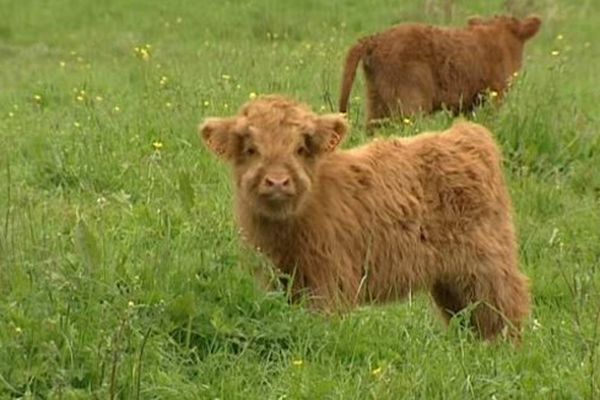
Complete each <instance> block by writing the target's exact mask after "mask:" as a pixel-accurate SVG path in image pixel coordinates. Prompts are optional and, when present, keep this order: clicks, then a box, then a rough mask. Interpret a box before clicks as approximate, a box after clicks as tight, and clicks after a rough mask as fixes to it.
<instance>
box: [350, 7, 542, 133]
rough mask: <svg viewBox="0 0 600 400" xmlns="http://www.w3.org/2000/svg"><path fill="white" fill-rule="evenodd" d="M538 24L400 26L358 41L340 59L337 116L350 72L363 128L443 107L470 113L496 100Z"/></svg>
mask: <svg viewBox="0 0 600 400" xmlns="http://www.w3.org/2000/svg"><path fill="white" fill-rule="evenodd" d="M540 24H541V20H540V19H539V18H537V17H528V18H525V19H523V20H518V19H516V18H511V17H506V16H497V17H494V18H492V19H489V20H482V19H479V18H471V19H470V20H469V23H468V26H467V27H466V28H437V27H433V26H429V25H422V24H405V25H399V26H396V27H394V28H391V29H389V30H387V31H384V32H381V33H378V34H375V35H373V36H369V37H366V38H363V39H361V40H359V42H358V43H357V44H356V45H355V46H353V47H352V48H351V49H350V50H349V51H348V55H347V58H346V65H345V68H344V75H343V80H342V89H341V94H340V104H339V109H340V112H346V110H347V107H348V98H349V96H350V91H351V89H352V83H353V82H354V76H355V74H356V67H357V66H358V63H359V62H360V61H362V65H363V70H364V73H365V78H366V85H367V126H368V127H369V126H370V122H372V123H375V122H377V121H375V120H377V119H384V118H388V117H391V116H395V115H400V116H404V117H408V116H411V115H414V114H416V113H419V112H422V113H431V112H433V111H436V110H440V109H442V108H444V107H445V108H447V109H448V110H450V111H452V112H454V113H458V112H460V111H468V110H471V109H472V108H473V107H474V106H475V105H476V104H477V103H478V101H479V99H480V98H481V95H482V94H483V93H485V91H486V90H490V91H493V92H494V93H495V94H497V100H499V99H500V98H501V97H502V96H503V94H504V92H505V91H506V89H507V87H508V84H509V81H510V79H511V78H512V77H513V74H515V73H516V72H517V71H518V70H519V69H520V68H521V63H522V59H523V47H524V44H525V42H526V41H527V40H528V39H530V38H531V37H533V36H534V35H535V34H536V33H537V31H538V30H539V27H540Z"/></svg>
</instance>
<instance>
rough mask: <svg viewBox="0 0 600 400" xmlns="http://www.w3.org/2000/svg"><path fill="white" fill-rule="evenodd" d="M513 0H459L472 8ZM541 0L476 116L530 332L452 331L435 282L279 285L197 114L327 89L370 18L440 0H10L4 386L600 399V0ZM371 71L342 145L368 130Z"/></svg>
mask: <svg viewBox="0 0 600 400" xmlns="http://www.w3.org/2000/svg"><path fill="white" fill-rule="evenodd" d="M467 3H468V5H467ZM503 3H504V2H503V1H499V0H495V1H488V0H485V1H484V0H479V1H472V2H471V1H469V2H458V6H457V8H456V13H455V15H454V16H453V20H452V23H453V24H461V23H462V21H464V20H465V18H466V17H467V16H469V15H473V14H492V13H495V12H502V10H503V9H502V4H503ZM532 3H533V6H531V9H530V11H533V12H535V13H537V14H539V15H540V16H542V18H544V25H543V27H542V31H541V32H540V34H539V36H537V37H536V38H535V39H534V40H533V41H532V42H531V43H530V44H529V45H528V47H527V49H526V54H527V59H526V62H525V67H524V70H523V71H522V74H521V76H520V79H519V80H518V82H517V84H516V86H515V87H514V90H513V91H512V92H511V94H510V95H509V97H508V99H507V101H506V102H505V104H504V105H503V106H502V107H501V108H500V110H498V111H494V110H491V109H481V110H478V112H477V114H476V115H475V116H474V119H475V120H477V121H479V122H481V123H484V124H486V125H487V126H489V127H490V128H491V129H492V130H493V131H494V132H495V134H496V136H497V138H498V141H499V142H500V143H501V144H502V147H503V150H504V152H505V155H506V164H505V166H506V173H507V176H508V179H509V182H510V189H511V193H512V195H513V199H514V205H515V211H516V214H517V222H518V229H519V236H520V255H521V266H522V269H523V270H524V271H525V272H526V273H527V275H528V276H530V278H531V280H532V290H533V296H534V312H533V315H532V317H531V319H530V320H529V321H528V324H527V328H526V332H525V335H524V340H523V343H522V345H521V347H520V348H517V349H515V348H513V347H512V346H511V345H509V344H507V343H498V344H495V345H486V344H483V343H480V342H478V341H476V340H474V339H473V338H472V337H470V335H469V333H468V332H466V331H464V330H461V329H459V328H458V327H455V326H451V327H450V329H448V330H446V329H444V327H443V326H442V324H441V323H440V322H439V320H438V319H437V318H436V316H435V313H434V312H432V309H431V306H430V305H429V301H428V298H427V296H425V295H420V296H417V297H415V298H413V299H412V301H410V302H403V303H399V304H394V305H388V306H385V307H364V308H361V309H359V310H357V311H355V312H353V313H350V314H349V315H346V316H344V317H338V316H336V317H326V316H320V315H316V314H312V313H310V312H309V311H307V310H306V309H305V308H303V307H302V306H299V305H294V306H289V305H288V304H287V301H286V298H285V295H284V294H283V293H278V292H271V293H266V292H264V291H263V290H261V289H260V288H259V287H258V285H257V284H256V283H255V281H254V279H253V277H252V275H251V273H250V272H249V271H250V270H251V269H253V268H256V267H257V266H258V267H260V266H265V265H266V264H267V262H266V261H265V260H264V259H262V258H260V257H259V256H258V255H255V254H252V253H248V251H247V250H245V249H244V248H243V247H241V246H240V244H239V241H238V238H237V234H236V228H235V226H234V224H233V220H232V213H231V187H230V183H229V175H228V171H227V169H226V167H225V166H224V165H222V164H220V163H219V162H218V161H217V160H215V159H214V158H213V157H212V156H211V155H210V154H209V153H208V152H207V150H205V149H204V148H203V147H202V146H201V145H200V142H199V140H198V138H197V134H196V127H197V124H198V123H199V122H200V121H201V120H202V119H203V118H204V117H206V116H215V115H227V114H230V113H232V112H234V110H235V109H236V108H237V107H238V106H239V105H240V104H241V103H243V102H244V101H246V100H247V99H248V97H249V95H250V93H252V92H255V93H269V92H280V93H286V94H289V95H292V96H294V97H296V98H298V99H300V100H303V101H306V102H308V103H310V104H311V105H312V106H313V107H314V108H315V109H316V110H321V109H323V110H329V109H330V107H331V104H332V103H333V104H335V102H336V98H337V93H338V87H339V82H338V81H339V79H340V75H341V67H342V61H343V56H344V54H345V51H346V49H347V48H348V47H349V46H350V44H352V43H353V42H354V41H355V40H356V39H357V38H358V37H360V36H362V35H364V34H367V33H369V32H374V31H377V30H381V29H383V28H385V27H387V26H389V25H390V24H393V23H397V22H400V21H407V20H421V21H429V22H435V23H438V22H442V21H443V16H442V15H441V14H437V13H436V14H432V15H427V14H426V13H425V12H424V6H423V5H422V2H421V1H417V0H412V1H397V0H394V1H392V0H377V1H369V2H363V1H358V0H339V1H335V2H334V1H331V2H321V1H316V0H303V1H275V0H253V1H245V2H243V1H232V0H230V1H221V2H212V1H203V2H195V4H193V3H192V2H184V1H182V0H178V1H173V2H158V1H152V2H148V1H141V0H130V1H117V0H112V1H105V2H83V1H75V0H70V1H69V0H54V1H52V2H42V1H39V0H38V1H36V0H24V1H19V2H17V1H12V0H0V10H1V14H2V16H3V18H2V19H1V21H0V71H2V72H1V73H0V146H1V148H2V151H1V155H0V398H2V399H4V398H26V399H50V398H52V399H54V398H57V399H60V398H63V399H87V398H99V399H104V398H122V399H136V398H140V399H153V398H156V399H158V398H160V399H197V398H211V399H212V398H220V399H230V398H240V399H279V398H288V399H320V398H339V399H365V398H377V399H388V398H389V399H398V398H421V399H431V398H444V399H466V398H473V399H486V398H487V399H508V398H511V399H512V398H523V399H533V398H539V399H548V398H554V399H577V398H599V397H600V360H599V358H600V354H599V353H600V337H599V335H600V322H599V318H600V133H599V132H598V126H600V117H599V114H598V104H599V103H600V91H598V87H599V86H600V79H599V78H598V66H599V65H600V46H599V44H598V37H599V35H600V4H599V3H598V2H596V1H583V0H582V1H579V2H571V1H568V0H545V1H541V0H540V1H534V2H532ZM559 34H561V35H562V39H561V40H559V39H557V36H558V35H559ZM146 44H150V45H151V47H150V50H149V51H150V53H149V58H148V60H144V59H143V57H142V55H141V54H140V52H139V51H138V53H137V55H136V53H135V51H134V48H135V47H138V48H140V47H143V46H145V45H146ZM144 48H145V47H144ZM554 50H556V51H559V54H558V55H552V54H551V52H552V51H554ZM162 77H166V79H163V78H162ZM161 80H162V84H161ZM362 88H363V81H362V78H359V79H358V81H357V84H356V87H355V91H354V92H353V94H352V97H353V100H352V103H351V113H350V116H351V121H352V123H353V125H354V130H353V132H352V134H351V138H350V140H349V141H348V142H347V143H346V146H351V145H355V144H358V143H363V142H366V141H367V140H368V139H367V137H366V136H365V134H364V132H363V130H362V128H361V126H362V120H363V115H364V111H363V107H364V105H363V99H364V94H363V92H362ZM36 96H38V97H36ZM449 123H450V118H449V117H448V116H446V115H444V114H437V115H435V116H432V117H428V118H421V119H419V120H417V121H416V122H415V124H414V125H413V126H400V127H396V128H390V129H386V130H384V131H383V132H381V133H380V134H382V135H388V134H399V135H411V134H414V133H415V132H416V131H425V130H432V129H439V128H443V127H445V126H447V125H448V124H449ZM154 142H160V143H162V145H163V147H162V148H161V149H160V150H155V149H154V148H153V143H154ZM457 325H458V324H457Z"/></svg>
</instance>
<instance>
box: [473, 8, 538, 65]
mask: <svg viewBox="0 0 600 400" xmlns="http://www.w3.org/2000/svg"><path fill="white" fill-rule="evenodd" d="M468 24H469V29H471V30H474V31H478V32H482V33H483V32H485V34H484V35H485V36H484V38H485V39H486V40H492V41H494V42H496V43H502V44H503V46H504V47H505V48H506V49H507V50H508V55H509V59H505V60H504V62H506V63H508V64H509V65H510V69H512V71H510V72H511V73H512V72H515V71H517V70H518V69H519V68H520V67H521V62H522V59H523V47H524V45H525V42H526V41H528V40H529V39H531V38H532V37H534V36H535V35H536V34H537V32H538V31H539V29H540V26H541V24H542V20H541V19H540V18H538V17H535V16H530V17H527V18H523V19H518V18H515V17H509V16H505V15H499V16H495V17H492V18H489V19H483V18H480V17H472V18H469V21H468Z"/></svg>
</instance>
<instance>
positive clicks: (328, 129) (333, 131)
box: [316, 114, 348, 153]
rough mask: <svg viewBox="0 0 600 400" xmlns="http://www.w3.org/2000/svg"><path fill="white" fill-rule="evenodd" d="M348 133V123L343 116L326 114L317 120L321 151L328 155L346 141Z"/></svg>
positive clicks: (317, 133)
mask: <svg viewBox="0 0 600 400" xmlns="http://www.w3.org/2000/svg"><path fill="white" fill-rule="evenodd" d="M346 133H348V122H347V121H346V118H345V117H344V115H343V114H325V115H321V116H320V117H318V118H317V121H316V135H317V136H318V137H319V139H320V142H321V146H320V147H321V149H322V150H323V151H324V152H326V153H328V152H332V151H333V150H335V149H336V147H337V146H338V145H339V144H340V143H341V142H342V141H343V140H344V137H345V136H346Z"/></svg>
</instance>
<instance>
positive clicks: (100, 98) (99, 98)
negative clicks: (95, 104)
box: [96, 96, 104, 101]
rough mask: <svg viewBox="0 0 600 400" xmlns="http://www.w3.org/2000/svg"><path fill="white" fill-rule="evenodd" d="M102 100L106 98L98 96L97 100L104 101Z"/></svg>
mask: <svg viewBox="0 0 600 400" xmlns="http://www.w3.org/2000/svg"><path fill="white" fill-rule="evenodd" d="M102 100H104V99H103V98H102V96H96V101H102Z"/></svg>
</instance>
